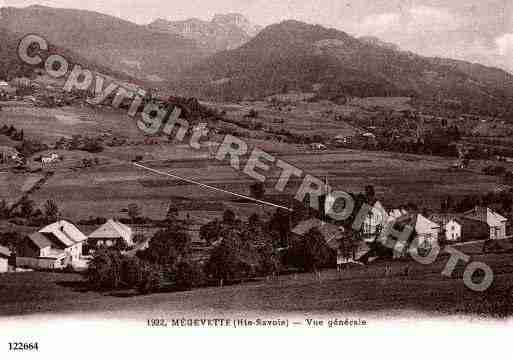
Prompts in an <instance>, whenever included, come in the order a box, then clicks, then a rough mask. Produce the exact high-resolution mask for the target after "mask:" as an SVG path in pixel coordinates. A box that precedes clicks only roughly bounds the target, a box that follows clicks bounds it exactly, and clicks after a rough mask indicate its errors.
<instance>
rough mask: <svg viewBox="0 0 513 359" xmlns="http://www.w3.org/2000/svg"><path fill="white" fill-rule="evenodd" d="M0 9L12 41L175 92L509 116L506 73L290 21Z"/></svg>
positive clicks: (511, 96)
mask: <svg viewBox="0 0 513 359" xmlns="http://www.w3.org/2000/svg"><path fill="white" fill-rule="evenodd" d="M1 10H2V14H1V15H2V17H1V20H0V21H1V22H0V27H2V28H5V29H6V30H7V32H9V33H11V34H27V33H37V34H40V35H43V36H45V37H46V38H47V39H48V40H49V41H50V42H51V43H52V44H55V46H58V47H59V48H62V49H65V50H67V51H70V52H71V53H73V54H76V55H77V56H80V57H81V58H83V59H84V60H85V61H89V62H90V63H93V64H97V65H98V66H103V67H104V68H110V69H112V70H113V71H117V72H123V73H125V74H128V75H129V76H132V77H135V78H138V79H141V80H145V81H150V82H152V83H156V82H158V83H159V88H161V89H165V90H168V91H169V92H170V93H174V94H180V95H191V96H196V97H205V98H214V99H224V100H240V99H245V98H248V99H253V98H262V97H265V96H270V95H273V94H276V93H283V92H287V91H291V90H293V91H302V92H314V93H315V95H316V96H317V98H321V99H332V100H344V99H345V98H347V97H352V96H356V97H369V96H371V97H372V96H410V97H414V98H415V99H418V100H420V101H425V102H432V103H436V102H441V101H442V102H443V101H446V100H450V102H451V103H453V104H454V103H456V104H457V103H460V104H461V106H460V107H461V109H462V110H465V111H479V112H486V113H489V114H494V115H506V114H508V115H512V114H513V105H512V104H513V101H512V100H513V75H511V74H510V73H508V72H506V71H503V70H500V69H497V68H491V67H486V66H483V65H479V64H472V63H468V62H464V61H457V60H451V59H443V58H430V57H423V56H419V55H416V54H414V53H412V52H408V51H402V50H401V49H400V48H399V47H397V46H395V45H394V44H390V43H387V42H385V41H382V40H380V39H377V38H374V37H363V38H356V37H353V36H351V35H349V34H347V33H345V32H343V31H340V30H337V29H330V28H325V27H322V26H320V25H310V24H306V23H302V22H299V21H294V20H289V21H284V22H281V23H279V24H273V25H270V26H267V27H266V28H265V29H263V30H261V29H260V28H258V27H256V26H254V25H252V24H251V23H250V22H249V21H248V20H247V19H245V18H244V17H243V16H242V15H239V14H227V15H217V16H215V17H214V18H213V19H212V20H211V21H203V20H199V19H189V20H186V21H182V22H169V21H166V20H156V21H154V22H153V23H151V24H149V25H137V24H134V23H131V22H129V21H125V20H121V19H118V18H116V17H113V16H108V15H104V14H100V13H97V12H91V11H84V10H70V9H55V8H49V7H42V6H30V7H27V8H12V7H8V8H2V9H1ZM7 32H5V31H3V32H2V34H0V41H1V42H0V44H1V45H2V48H3V49H8V48H9V47H12V46H13V45H12V41H13V40H12V37H13V36H12V35H7ZM2 36H3V38H2ZM4 38H5V39H4ZM8 44H11V45H8ZM3 49H2V50H3ZM11 50H12V49H11ZM0 61H2V63H6V62H7V61H11V62H12V58H11V59H10V60H9V56H7V57H6V58H2V59H1V60H0Z"/></svg>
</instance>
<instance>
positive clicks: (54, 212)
mask: <svg viewBox="0 0 513 359" xmlns="http://www.w3.org/2000/svg"><path fill="white" fill-rule="evenodd" d="M44 217H45V220H46V221H47V222H49V223H51V222H55V221H57V219H58V218H59V207H57V204H56V203H55V201H54V200H52V199H49V200H48V201H46V203H45V205H44Z"/></svg>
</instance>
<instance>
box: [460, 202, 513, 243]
mask: <svg viewBox="0 0 513 359" xmlns="http://www.w3.org/2000/svg"><path fill="white" fill-rule="evenodd" d="M464 216H465V218H467V219H470V220H474V221H478V222H481V223H486V225H487V226H488V229H489V239H492V240H493V239H504V238H506V225H507V222H508V220H507V219H506V218H504V217H503V216H501V215H500V214H499V213H497V212H495V211H493V210H491V209H490V208H485V207H479V206H477V207H475V208H474V209H472V210H470V211H467V212H465V213H464Z"/></svg>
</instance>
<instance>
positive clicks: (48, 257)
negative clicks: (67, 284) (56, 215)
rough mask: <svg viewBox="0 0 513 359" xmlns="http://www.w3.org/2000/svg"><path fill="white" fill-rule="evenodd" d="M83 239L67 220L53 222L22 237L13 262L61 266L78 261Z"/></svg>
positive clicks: (39, 267)
mask: <svg viewBox="0 0 513 359" xmlns="http://www.w3.org/2000/svg"><path fill="white" fill-rule="evenodd" d="M86 239H87V237H86V236H85V235H84V234H83V233H82V232H80V230H79V229H78V228H77V227H76V226H75V225H73V224H72V223H70V222H67V221H63V220H62V221H58V222H55V223H52V224H50V225H48V226H46V227H44V228H43V229H41V230H40V231H39V232H35V233H32V234H29V235H27V236H26V237H25V238H24V239H23V241H22V242H21V243H20V244H19V245H18V249H17V253H16V254H17V256H16V264H17V265H18V266H20V267H29V268H34V269H62V268H65V267H67V266H69V265H71V266H73V265H74V264H80V257H81V256H82V246H83V244H84V242H85V241H86Z"/></svg>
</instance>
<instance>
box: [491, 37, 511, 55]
mask: <svg viewBox="0 0 513 359" xmlns="http://www.w3.org/2000/svg"><path fill="white" fill-rule="evenodd" d="M495 44H496V45H497V51H498V52H499V54H500V55H502V56H509V57H510V59H511V60H512V61H513V33H511V34H504V35H501V36H499V37H497V38H496V39H495Z"/></svg>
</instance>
